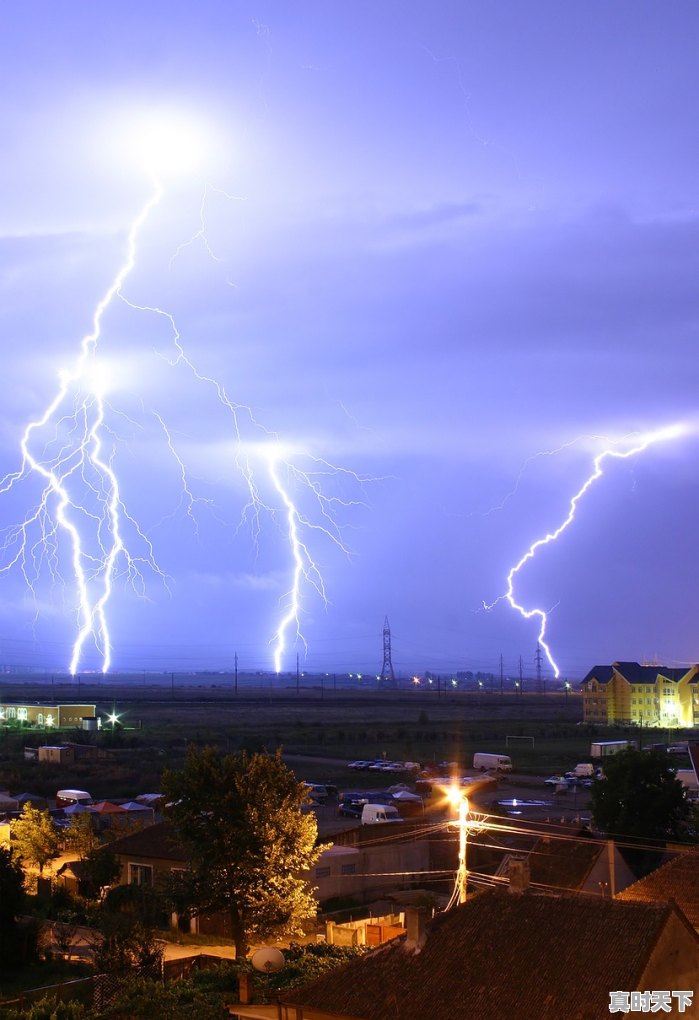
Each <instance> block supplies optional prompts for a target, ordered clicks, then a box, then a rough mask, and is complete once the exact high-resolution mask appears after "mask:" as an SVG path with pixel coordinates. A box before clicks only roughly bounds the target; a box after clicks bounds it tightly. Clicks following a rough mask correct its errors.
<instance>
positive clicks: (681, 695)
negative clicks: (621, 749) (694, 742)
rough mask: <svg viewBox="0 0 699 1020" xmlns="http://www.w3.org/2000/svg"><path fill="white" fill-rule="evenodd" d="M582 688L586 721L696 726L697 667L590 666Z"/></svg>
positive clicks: (698, 709)
mask: <svg viewBox="0 0 699 1020" xmlns="http://www.w3.org/2000/svg"><path fill="white" fill-rule="evenodd" d="M581 688H582V700H583V719H584V721H585V722H590V723H600V724H601V725H603V726H607V725H611V724H614V723H625V724H626V723H636V724H638V725H640V726H676V727H680V726H683V727H694V726H697V725H699V665H695V666H692V667H691V668H690V669H686V668H681V669H675V668H671V667H668V666H641V665H639V663H638V662H613V663H612V664H611V665H610V666H593V668H592V669H591V670H590V671H589V673H588V674H587V676H586V677H585V678H584V679H583V681H582V684H581Z"/></svg>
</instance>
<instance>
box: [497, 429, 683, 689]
mask: <svg viewBox="0 0 699 1020" xmlns="http://www.w3.org/2000/svg"><path fill="white" fill-rule="evenodd" d="M689 432H690V428H689V426H687V425H683V424H677V425H668V426H666V427H664V428H660V429H656V430H654V431H652V432H642V433H632V434H631V435H629V436H625V437H624V438H623V439H621V440H619V444H622V443H623V444H628V443H631V444H632V445H629V446H627V447H626V448H625V449H618V448H616V447H610V448H608V449H606V450H603V451H602V452H601V453H598V454H597V456H596V457H595V459H594V461H593V471H592V473H591V474H590V475H589V477H588V478H587V479H586V480H585V482H584V483H583V484H582V485H581V487H580V488H579V489H578V491H577V492H576V493H575V495H574V496H573V497H572V499H571V501H570V508H569V510H568V514H567V516H566V518H565V520H564V521H563V522H562V523H561V524H560V525H559V526H558V527H557V528H556V529H555V530H554V531H550V532H548V533H547V534H546V535H545V536H544V537H543V538H538V539H537V540H536V541H535V542H532V544H531V545H530V546H529V548H528V549H527V551H526V552H525V553H524V555H523V556H522V557H521V559H519V560H518V561H517V563H515V565H514V566H513V567H512V568H511V570H510V572H509V573H508V575H507V591H506V592H505V593H504V594H503V595H500V597H499V598H497V599H496V600H495V602H492V603H490V605H486V604H485V603H484V608H485V609H493V608H494V607H495V606H496V605H497V604H498V602H501V601H502V600H503V599H505V600H506V601H507V602H509V604H510V605H511V606H512V608H513V609H516V610H517V612H518V613H520V615H521V616H523V617H524V618H525V620H531V619H532V618H533V617H536V618H537V619H538V620H539V637H538V642H539V644H540V645H541V647H542V648H543V650H544V653H545V655H546V658H547V659H548V662H549V664H550V666H551V668H552V669H553V672H554V675H555V677H556V679H558V677H559V676H560V670H559V668H558V665H557V663H556V661H555V659H554V658H553V655H552V653H551V649H550V647H549V645H548V643H547V642H546V626H547V623H548V615H547V613H546V611H545V610H543V609H539V608H534V609H527V608H526V607H525V606H522V605H520V604H519V603H518V602H517V600H516V599H515V594H514V584H515V578H516V577H517V574H518V573H519V572H520V570H521V569H522V567H523V566H524V565H525V563H528V562H529V560H532V559H533V558H534V556H535V555H536V553H537V551H538V550H539V549H541V548H542V546H545V545H549V544H550V543H551V542H555V541H556V539H557V538H559V536H560V535H562V534H563V532H564V531H565V530H566V528H568V527H569V525H570V524H572V523H573V520H574V519H575V514H576V511H577V509H578V503H579V502H580V500H581V499H582V498H583V496H584V495H585V493H586V492H587V490H588V489H589V488H590V487H591V486H592V485H594V483H595V482H596V481H597V480H598V479H599V478H601V477H602V475H603V474H604V470H603V465H604V463H605V461H607V460H609V459H612V458H614V459H617V460H627V459H628V458H629V457H635V456H636V455H637V454H639V453H643V452H644V451H645V450H647V449H648V447H649V446H652V445H654V444H655V443H661V442H668V441H670V440H673V439H679V438H680V437H681V436H684V435H687V434H688V433H689ZM619 444H617V445H619Z"/></svg>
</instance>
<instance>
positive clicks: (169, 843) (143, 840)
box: [110, 822, 228, 935]
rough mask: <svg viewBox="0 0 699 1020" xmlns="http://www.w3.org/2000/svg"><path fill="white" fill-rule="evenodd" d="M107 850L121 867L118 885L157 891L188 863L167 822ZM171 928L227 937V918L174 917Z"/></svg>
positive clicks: (121, 840)
mask: <svg viewBox="0 0 699 1020" xmlns="http://www.w3.org/2000/svg"><path fill="white" fill-rule="evenodd" d="M110 848H111V849H112V851H113V852H114V854H115V855H116V858H117V861H118V862H119V865H120V867H121V876H120V879H119V884H120V885H143V886H151V887H152V886H155V887H157V886H158V885H159V884H160V883H162V882H163V881H164V880H165V879H166V878H167V876H168V875H170V874H171V873H172V872H175V871H184V870H185V869H186V867H187V863H188V858H187V854H186V852H185V850H184V849H183V848H182V847H181V845H180V844H179V843H178V840H177V834H176V832H175V830H174V829H173V827H172V826H171V825H170V824H169V822H156V823H155V825H148V826H146V827H145V828H143V829H139V831H138V832H132V833H130V834H129V835H127V836H122V837H121V838H120V839H115V840H114V841H113V842H112V843H111V844H110ZM172 925H173V927H180V928H183V929H186V930H187V931H189V932H192V933H197V932H198V933H200V934H206V935H226V934H227V931H226V928H227V926H228V918H227V917H226V916H225V915H223V914H200V915H198V916H197V917H192V918H186V919H185V918H180V917H178V915H177V914H173V915H172Z"/></svg>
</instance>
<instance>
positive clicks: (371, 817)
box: [362, 804, 403, 825]
mask: <svg viewBox="0 0 699 1020" xmlns="http://www.w3.org/2000/svg"><path fill="white" fill-rule="evenodd" d="M402 820H403V819H402V818H401V816H400V813H399V811H398V808H394V807H391V805H390V804H365V805H364V807H363V808H362V825H378V824H380V823H383V822H401V821H402Z"/></svg>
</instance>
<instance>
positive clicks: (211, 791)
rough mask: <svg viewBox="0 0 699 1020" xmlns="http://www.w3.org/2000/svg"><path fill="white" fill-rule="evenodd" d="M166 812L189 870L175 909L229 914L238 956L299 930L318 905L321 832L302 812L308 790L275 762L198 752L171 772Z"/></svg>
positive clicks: (165, 783)
mask: <svg viewBox="0 0 699 1020" xmlns="http://www.w3.org/2000/svg"><path fill="white" fill-rule="evenodd" d="M162 789H163V793H164V795H165V801H166V802H167V803H168V804H169V806H168V808H167V809H166V814H167V817H168V818H169V820H170V821H171V822H172V824H173V825H174V827H175V830H176V832H177V839H178V841H179V843H180V844H181V845H182V846H183V847H184V848H185V849H186V850H187V852H188V855H189V861H190V868H189V870H188V872H185V873H184V874H183V875H182V876H181V877H179V878H178V877H177V876H175V878H176V882H177V888H175V890H174V892H175V894H176V900H175V902H176V905H177V904H178V900H179V903H180V904H182V905H183V906H186V907H188V908H189V910H190V911H191V912H192V913H194V914H200V913H203V912H205V911H226V913H227V915H228V917H229V918H230V924H231V935H232V937H233V940H234V942H235V947H236V955H237V956H238V957H239V958H240V957H243V956H245V955H246V953H247V950H248V946H249V942H250V939H251V938H253V937H255V938H261V939H264V938H267V937H268V936H269V935H271V934H273V933H276V934H287V933H296V932H299V931H300V930H301V929H300V922H301V921H302V920H304V919H305V918H308V917H313V916H315V913H316V909H317V907H316V902H315V900H314V898H313V895H312V892H311V890H310V888H309V886H308V885H307V883H306V881H305V880H304V879H303V877H302V875H301V873H302V872H303V871H305V870H306V869H307V868H309V867H310V866H311V865H312V864H314V863H315V861H316V860H317V859H318V856H319V854H320V852H321V849H322V848H320V847H317V846H316V837H317V826H316V820H315V817H314V816H313V815H312V814H303V813H302V811H301V805H302V804H303V803H304V802H306V800H307V797H306V791H305V787H304V786H303V784H302V783H299V781H298V780H297V779H296V777H295V775H294V774H293V772H292V771H291V770H290V769H289V768H288V767H287V766H286V765H285V764H284V762H283V761H282V757H281V752H280V751H277V753H276V754H275V755H268V754H248V753H246V752H244V751H243V752H241V753H240V754H236V755H226V756H225V757H220V756H219V754H218V753H217V751H216V750H215V748H212V747H207V748H204V749H203V750H198V749H197V748H196V747H194V745H191V744H190V746H189V748H188V751H187V758H186V761H185V765H184V768H183V769H182V770H180V771H173V770H169V769H168V770H166V771H165V772H164V774H163V781H162Z"/></svg>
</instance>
